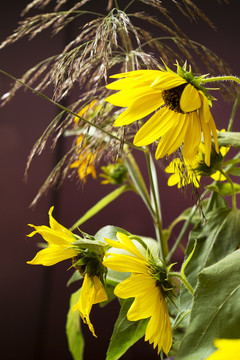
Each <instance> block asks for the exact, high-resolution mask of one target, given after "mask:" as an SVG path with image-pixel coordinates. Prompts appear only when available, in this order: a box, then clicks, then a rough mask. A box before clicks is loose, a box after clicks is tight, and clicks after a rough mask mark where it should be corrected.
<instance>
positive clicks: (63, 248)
mask: <svg viewBox="0 0 240 360" xmlns="http://www.w3.org/2000/svg"><path fill="white" fill-rule="evenodd" d="M52 212H53V206H52V207H51V208H50V210H49V212H48V214H49V224H50V227H48V226H45V225H42V226H34V225H31V224H30V226H32V227H33V228H35V231H33V232H31V234H29V235H28V236H29V237H32V236H33V235H35V234H37V233H39V234H40V235H41V236H42V237H43V239H44V240H45V241H47V243H48V247H47V248H45V249H43V250H40V251H39V252H38V253H37V254H36V256H35V257H34V258H33V259H32V260H31V261H27V263H28V264H31V265H44V266H50V265H55V264H56V263H58V262H60V261H63V260H66V259H70V258H73V257H75V256H77V255H78V252H77V248H76V247H74V245H72V244H73V243H74V242H75V241H76V238H75V237H74V235H73V233H72V232H71V231H69V230H68V229H66V228H65V227H64V226H62V225H61V224H59V223H58V222H57V221H56V220H55V219H54V218H53V217H52Z"/></svg>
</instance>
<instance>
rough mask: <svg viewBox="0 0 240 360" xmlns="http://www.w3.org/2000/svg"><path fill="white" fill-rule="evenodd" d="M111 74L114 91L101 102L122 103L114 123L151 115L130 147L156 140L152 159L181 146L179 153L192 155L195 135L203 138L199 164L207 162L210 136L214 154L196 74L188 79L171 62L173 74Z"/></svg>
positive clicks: (188, 74) (212, 125) (205, 99)
mask: <svg viewBox="0 0 240 360" xmlns="http://www.w3.org/2000/svg"><path fill="white" fill-rule="evenodd" d="M111 77H112V78H117V79H120V80H117V81H115V82H112V83H111V84H109V85H107V88H108V89H112V90H120V91H119V92H117V93H115V94H113V95H110V96H109V97H107V98H106V99H105V100H106V101H108V102H109V103H111V104H113V105H116V106H120V107H127V109H126V110H125V111H124V112H123V113H121V114H120V115H119V116H118V118H117V119H116V121H115V123H114V126H123V125H129V124H131V123H132V122H134V121H136V120H140V119H143V118H145V117H146V116H149V115H151V117H150V118H149V119H148V120H147V122H146V123H145V124H144V125H143V126H142V127H141V128H140V130H139V131H138V132H137V134H136V135H135V138H134V144H135V145H136V146H145V145H149V144H151V143H153V142H155V141H158V146H157V149H156V153H155V157H156V159H159V158H162V157H164V156H166V155H170V154H172V153H173V152H175V151H176V150H177V149H178V148H179V147H180V146H181V145H183V150H182V151H183V156H184V158H185V159H187V160H188V161H190V162H192V161H194V159H195V156H196V153H197V149H198V146H199V144H200V141H201V135H202V134H203V137H204V144H205V153H206V157H205V162H206V164H207V165H209V163H210V152H211V146H212V136H213V139H214V142H215V147H216V151H217V152H218V151H219V150H218V139H217V132H216V126H215V122H214V120H213V117H212V114H211V112H210V109H209V105H211V99H213V98H212V97H211V96H210V95H208V93H207V91H206V89H205V88H204V87H203V86H201V85H200V84H201V80H202V79H203V77H204V76H202V77H194V76H193V74H192V71H191V69H190V70H189V71H186V65H185V66H184V67H183V68H181V67H180V66H179V65H178V64H177V73H174V72H173V71H171V70H170V69H169V68H168V67H166V70H163V69H160V70H135V71H130V72H126V73H122V74H115V75H112V76H111Z"/></svg>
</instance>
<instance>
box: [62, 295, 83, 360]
mask: <svg viewBox="0 0 240 360" xmlns="http://www.w3.org/2000/svg"><path fill="white" fill-rule="evenodd" d="M80 292H81V289H79V290H78V291H76V292H75V293H73V294H72V295H71V299H70V307H69V311H68V315H67V323H66V332H67V339H68V347H69V350H70V352H71V354H72V356H73V359H74V360H82V359H83V350H84V339H83V335H82V331H81V326H80V316H79V312H78V311H75V312H74V313H73V312H72V306H73V305H75V304H76V303H77V301H78V299H79V297H80Z"/></svg>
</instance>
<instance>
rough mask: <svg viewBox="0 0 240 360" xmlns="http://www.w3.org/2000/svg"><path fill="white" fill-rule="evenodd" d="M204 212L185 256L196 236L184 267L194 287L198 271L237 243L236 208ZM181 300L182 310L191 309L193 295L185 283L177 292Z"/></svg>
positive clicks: (239, 215)
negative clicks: (189, 259)
mask: <svg viewBox="0 0 240 360" xmlns="http://www.w3.org/2000/svg"><path fill="white" fill-rule="evenodd" d="M206 216H207V218H206V220H204V219H203V220H202V221H201V222H199V223H198V225H197V226H196V227H195V228H194V229H193V230H192V231H191V233H190V236H189V243H188V246H187V250H186V257H188V256H189V254H190V253H191V251H192V249H193V246H194V243H195V240H197V245H196V248H195V251H194V254H193V256H192V258H191V261H190V262H189V263H188V265H187V266H186V269H185V275H186V277H187V279H188V281H189V282H190V284H191V285H192V287H193V288H194V287H195V286H196V283H197V276H198V274H199V273H200V271H202V270H203V269H204V268H205V267H207V266H210V265H212V264H214V263H216V262H218V261H219V260H221V259H222V258H224V257H225V256H226V255H228V254H231V253H232V252H233V251H234V250H236V248H237V247H238V245H239V243H240V211H239V210H233V209H230V208H228V207H222V208H219V209H216V210H213V211H211V212H209V213H208V214H207V215H206ZM180 303H181V305H180V308H181V310H182V311H185V310H187V309H188V310H189V309H191V306H192V296H191V294H190V293H189V292H188V290H187V289H186V288H185V287H184V286H182V289H181V293H180Z"/></svg>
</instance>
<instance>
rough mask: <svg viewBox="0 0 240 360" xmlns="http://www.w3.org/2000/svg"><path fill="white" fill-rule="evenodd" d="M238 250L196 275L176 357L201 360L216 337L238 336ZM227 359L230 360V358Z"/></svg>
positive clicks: (239, 253) (239, 268) (211, 346)
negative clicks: (189, 314)
mask: <svg viewBox="0 0 240 360" xmlns="http://www.w3.org/2000/svg"><path fill="white" fill-rule="evenodd" d="M239 298H240V250H237V251H235V252H233V253H232V254H230V255H228V256H226V257H225V258H223V259H222V260H220V261H219V262H217V263H215V264H214V265H212V266H209V267H206V268H205V269H204V270H203V271H202V272H201V273H200V274H199V276H198V282H197V286H196V290H195V293H194V301H193V307H192V312H191V317H190V324H189V327H188V330H187V332H186V334H185V336H184V338H183V340H182V344H181V347H180V351H179V355H178V357H177V359H178V360H204V359H206V358H207V356H209V355H210V354H211V353H212V352H213V351H214V346H213V340H214V339H215V338H240V326H239V324H240V301H239ZM229 360H230V359H229Z"/></svg>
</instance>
